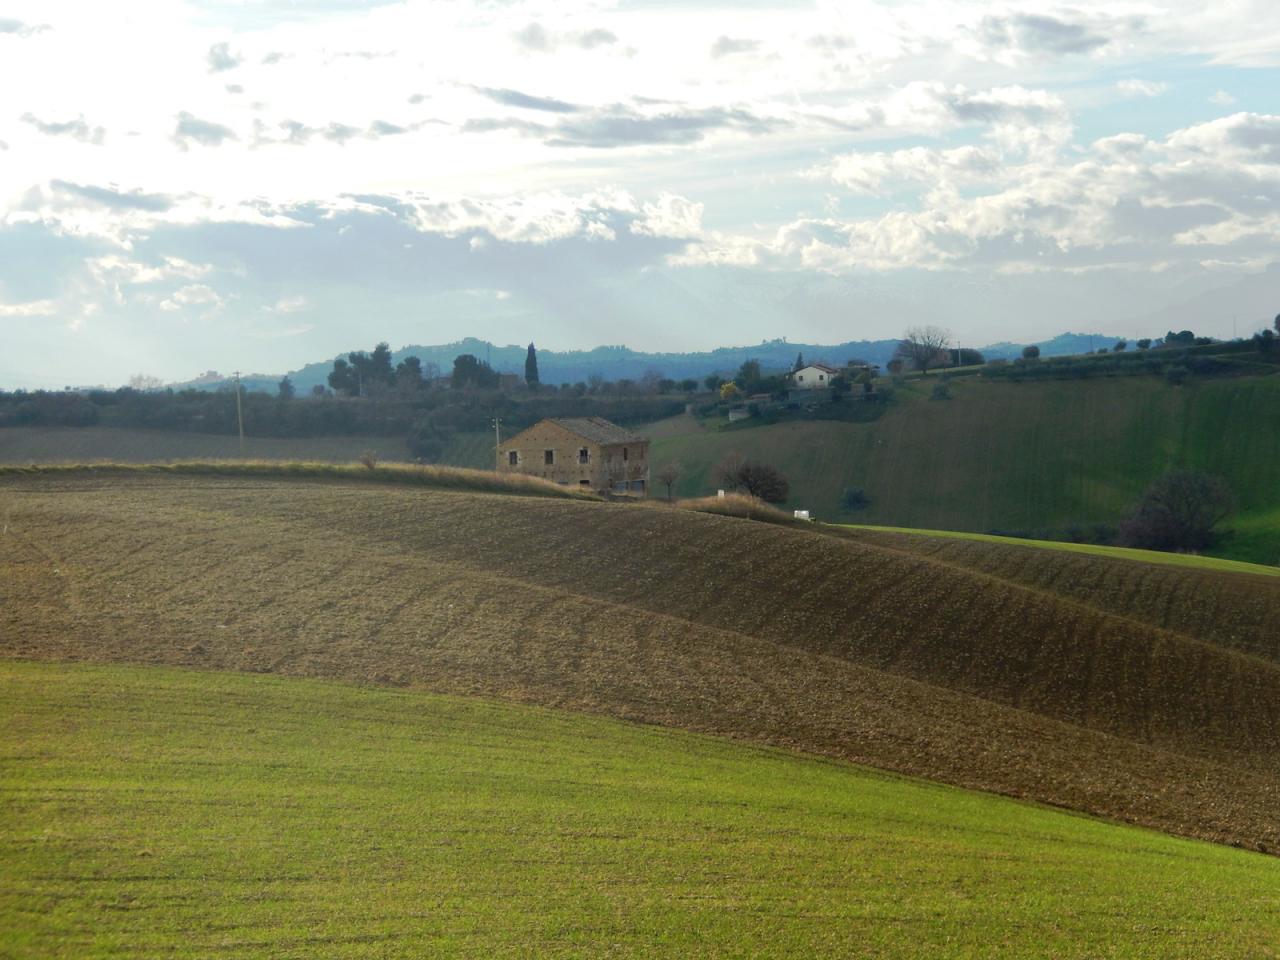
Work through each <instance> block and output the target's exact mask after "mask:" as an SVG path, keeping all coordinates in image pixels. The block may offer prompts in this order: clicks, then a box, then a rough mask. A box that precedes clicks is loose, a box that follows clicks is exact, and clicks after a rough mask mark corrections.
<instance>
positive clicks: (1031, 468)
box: [651, 376, 1280, 564]
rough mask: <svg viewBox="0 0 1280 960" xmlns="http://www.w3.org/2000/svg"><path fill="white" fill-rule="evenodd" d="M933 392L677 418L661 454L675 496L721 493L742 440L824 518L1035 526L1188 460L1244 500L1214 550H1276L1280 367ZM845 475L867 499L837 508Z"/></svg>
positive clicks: (1272, 553)
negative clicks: (778, 419) (1266, 373)
mask: <svg viewBox="0 0 1280 960" xmlns="http://www.w3.org/2000/svg"><path fill="white" fill-rule="evenodd" d="M927 389H928V388H927V386H926V385H924V384H921V383H918V382H913V383H911V384H910V385H909V386H908V387H907V388H904V389H902V390H899V391H898V396H899V398H900V402H898V403H896V404H895V405H894V406H893V407H891V408H890V410H889V411H887V412H886V413H885V414H884V416H882V417H881V418H880V419H879V420H877V421H875V422H872V423H846V422H839V421H802V422H792V423H780V424H774V425H765V426H751V427H747V428H745V429H743V428H735V429H731V430H717V429H706V428H703V427H702V426H701V425H700V424H699V423H698V422H696V421H694V420H693V419H692V418H688V417H682V418H678V419H677V420H676V421H674V422H668V423H664V424H658V425H655V429H654V430H653V431H651V432H652V435H653V437H654V444H653V459H654V462H655V463H658V464H661V463H665V462H668V461H672V460H675V461H679V462H680V463H681V464H682V465H683V467H684V473H683V476H682V477H681V479H680V481H679V483H678V484H677V487H676V493H677V495H680V496H701V495H703V494H706V493H708V492H710V491H713V490H714V489H715V486H716V484H715V481H714V478H713V468H714V466H715V464H716V463H718V462H719V461H720V459H722V458H723V457H724V456H725V455H726V454H728V453H730V452H738V453H741V454H744V455H746V456H749V457H754V458H759V459H761V460H764V461H765V462H768V463H772V464H774V465H775V466H777V467H778V468H779V469H781V470H782V472H783V473H784V474H785V475H786V476H787V478H788V479H789V480H790V481H791V491H792V493H791V499H790V503H789V505H791V506H795V507H800V508H808V509H811V510H812V511H813V512H814V514H815V515H816V516H819V517H821V518H822V519H828V520H837V521H839V520H843V521H845V522H857V523H868V524H879V525H887V526H902V527H920V528H937V529H946V530H969V531H974V532H980V533H985V532H995V531H999V532H1024V531H1025V532H1027V533H1028V534H1029V535H1035V533H1037V532H1044V531H1050V530H1059V531H1061V530H1065V529H1066V528H1068V527H1070V526H1073V525H1075V526H1080V527H1087V526H1089V525H1091V524H1110V525H1113V526H1114V525H1115V524H1117V523H1118V522H1119V520H1120V519H1121V518H1122V517H1123V516H1124V515H1125V514H1126V513H1127V512H1128V511H1129V510H1130V509H1131V508H1132V506H1133V504H1134V502H1135V501H1136V500H1137V498H1138V496H1139V495H1140V493H1141V492H1142V490H1143V488H1144V487H1145V486H1146V485H1147V484H1148V483H1150V482H1151V480H1153V479H1154V478H1155V477H1157V476H1158V475H1159V474H1160V473H1162V472H1164V471H1165V470H1166V469H1169V468H1170V467H1173V466H1189V467H1195V468H1198V469H1201V470H1206V471H1209V472H1212V473H1217V474H1221V475H1222V476H1224V477H1225V478H1226V479H1227V481H1228V482H1229V484H1230V485H1231V487H1232V489H1233V491H1234V493H1235V495H1236V497H1237V499H1238V506H1239V516H1238V517H1237V518H1236V519H1235V521H1234V524H1235V526H1236V527H1237V528H1238V530H1239V532H1238V534H1237V536H1236V537H1235V538H1234V539H1233V540H1230V541H1228V542H1226V543H1224V544H1223V545H1222V546H1221V547H1220V548H1219V549H1218V550H1217V551H1215V552H1216V553H1217V554H1218V555H1221V556H1228V557H1234V558H1237V559H1241V560H1249V561H1252V562H1255V563H1268V564H1278V563H1280V524H1277V523H1275V522H1274V519H1271V518H1274V516H1275V513H1276V511H1278V510H1280V377H1277V376H1270V377H1238V378H1227V379H1219V380H1201V381H1196V382H1189V383H1187V384H1186V385H1184V386H1181V387H1173V386H1170V385H1168V384H1166V383H1164V382H1162V381H1159V380H1156V379H1154V378H1144V377H1127V378H1119V379H1111V380H1091V381H1047V382H1040V383H1000V382H983V381H980V380H957V381H954V382H953V383H952V385H951V393H952V397H953V398H952V399H951V400H942V401H934V400H930V399H927V396H928V392H927ZM849 487H853V488H862V489H863V490H864V491H865V492H866V495H867V496H868V498H869V499H870V506H869V507H868V508H867V509H866V510H862V511H858V512H857V513H842V512H841V511H840V497H841V494H842V492H843V491H844V490H845V489H846V488H849Z"/></svg>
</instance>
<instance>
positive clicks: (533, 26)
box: [514, 22, 555, 53]
mask: <svg viewBox="0 0 1280 960" xmlns="http://www.w3.org/2000/svg"><path fill="white" fill-rule="evenodd" d="M514 39H515V42H516V45H517V46H520V47H523V48H524V49H525V50H529V51H532V52H534V53H547V52H549V51H551V50H552V49H553V48H554V47H555V43H554V41H553V40H552V39H551V34H549V33H547V31H546V28H545V27H543V26H542V24H540V23H536V22H535V23H530V24H529V25H527V26H526V27H524V28H523V29H521V30H520V31H518V32H517V33H516V34H514Z"/></svg>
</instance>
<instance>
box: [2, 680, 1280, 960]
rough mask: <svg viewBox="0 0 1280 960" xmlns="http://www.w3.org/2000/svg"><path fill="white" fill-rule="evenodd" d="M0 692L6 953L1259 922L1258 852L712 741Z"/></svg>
mask: <svg viewBox="0 0 1280 960" xmlns="http://www.w3.org/2000/svg"><path fill="white" fill-rule="evenodd" d="M0 704H3V706H2V707H0V750H3V756H4V761H5V762H4V766H3V775H2V778H0V798H2V800H3V804H4V811H5V815H4V816H3V817H2V818H0V838H2V842H0V851H2V852H0V866H2V867H3V872H4V875H5V877H6V882H5V883H4V885H3V890H2V891H0V930H2V931H3V932H4V933H3V937H4V944H3V947H4V953H5V955H6V956H9V957H14V958H26V957H43V956H52V955H62V956H71V955H75V956H77V957H93V956H119V955H121V954H122V953H127V954H128V955H130V956H141V955H164V956H174V957H206V956H210V955H213V954H226V953H228V952H230V953H234V954H235V955H238V956H268V955H270V956H297V955H302V954H305V955H317V956H319V955H322V956H325V957H364V956H378V957H401V956H403V957H418V956H425V955H431V956H453V955H466V956H477V955H486V956H507V955H510V956H529V955H538V956H556V955H575V956H583V955H591V956H600V955H604V954H608V955H610V956H645V957H653V956H680V957H685V956H691V955H706V954H716V955H727V956H748V955H749V956H819V955H822V956H853V955H858V956H904V957H905V956H919V955H921V953H922V952H927V953H929V955H931V956H973V955H982V956H1010V957H1014V956H1016V957H1036V956H1042V957H1058V958H1063V957H1202V956H1210V955H1213V956H1225V955H1229V954H1230V955H1241V956H1243V955H1252V956H1269V955H1273V953H1272V951H1273V948H1274V945H1275V944H1276V943H1277V941H1280V898H1278V897H1277V893H1276V891H1277V889H1280V864H1278V863H1277V861H1275V860H1273V859H1270V858H1265V857H1260V856H1258V855H1256V854H1248V853H1244V852H1241V851H1236V850H1231V849H1228V848H1225V847H1215V846H1211V845H1208V844H1202V843H1195V842H1191V841H1184V840H1177V839H1173V838H1169V837H1164V836H1161V835H1159V834H1155V833H1149V832H1146V831H1141V830H1136V829H1132V828H1127V827H1120V826H1113V825H1109V824H1105V823H1101V822H1098V821H1093V820H1089V819H1085V818H1082V817H1077V816H1071V815H1068V814H1064V813H1060V812H1056V811H1052V810H1047V809H1044V808H1039V807H1034V806H1030V805H1024V804H1019V803H1015V802H1012V801H1009V800H1004V799H1000V798H996V797H990V796H983V795H979V794H973V793H967V792H963V791H959V790H955V789H951V788H946V787H940V786H935V785H930V784H924V783H920V782H913V781H907V780H901V779H897V778H893V777H888V776H884V775H880V774H876V773H872V772H868V771H865V770H860V769H857V768H852V767H846V766H843V765H836V764H830V763H823V762H818V761H813V760H808V759H804V758H800V757H796V756H794V755H789V754H786V753H781V752H773V751H763V750H758V749H751V748H747V747H744V746H740V745H734V744H731V743H727V742H724V741H717V740H714V739H709V738H703V737H696V736H691V735H687V734H680V733H673V732H667V731H659V730H654V729H645V728H639V727H634V726H628V725H624V724H620V723H617V722H612V721H606V720H600V719H594V718H585V717H581V716H574V715H569V714H563V713H557V712H551V711H544V710H534V709H530V708H527V707H513V706H504V705H499V704H494V703H488V702H483V701H476V700H462V699H457V698H443V697H432V696H426V695H422V694H417V693H403V692H392V691H385V690H368V689H359V688H352V687H346V686H340V685H336V684H327V683H317V682H308V681H299V680H282V679H278V678H266V677H252V678H250V677H244V676H231V675H220V674H211V673H198V672H179V671H173V670H165V669H158V668H122V667H112V668H102V667H85V666H48V665H36V664H19V663H7V664H0ZM141 811H145V815H140V813H141Z"/></svg>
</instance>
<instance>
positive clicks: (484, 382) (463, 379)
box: [453, 353, 498, 390]
mask: <svg viewBox="0 0 1280 960" xmlns="http://www.w3.org/2000/svg"><path fill="white" fill-rule="evenodd" d="M497 386H498V374H497V373H495V372H494V370H493V368H492V367H490V366H489V364H487V363H485V362H484V361H483V360H478V359H476V357H475V356H474V355H472V354H470V353H463V354H460V355H459V356H456V357H454V358H453V387H454V389H455V390H461V389H463V388H465V387H475V388H477V389H479V390H493V389H495V388H496V387H497Z"/></svg>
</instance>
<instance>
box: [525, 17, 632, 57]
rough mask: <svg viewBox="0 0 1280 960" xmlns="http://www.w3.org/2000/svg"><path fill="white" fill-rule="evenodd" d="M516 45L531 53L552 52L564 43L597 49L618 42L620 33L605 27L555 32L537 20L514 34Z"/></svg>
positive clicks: (581, 47)
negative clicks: (561, 32) (562, 32)
mask: <svg viewBox="0 0 1280 960" xmlns="http://www.w3.org/2000/svg"><path fill="white" fill-rule="evenodd" d="M512 39H513V40H514V41H515V43H516V46H518V47H520V48H521V49H523V50H525V51H527V52H529V53H551V52H552V51H554V50H555V49H556V48H557V47H559V46H560V45H561V44H563V43H569V44H572V45H573V46H575V47H578V48H580V49H582V50H595V49H597V48H599V47H608V46H612V45H613V44H615V43H617V42H618V35H617V34H615V33H614V32H613V31H612V30H606V29H604V28H603V27H593V28H591V29H588V30H575V31H570V32H568V33H564V34H554V33H552V32H551V31H549V30H548V29H547V28H546V27H544V26H543V25H542V24H540V23H538V22H537V21H532V22H530V23H528V24H526V25H525V26H524V27H522V28H521V29H520V30H517V31H516V32H515V33H514V34H512Z"/></svg>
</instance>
